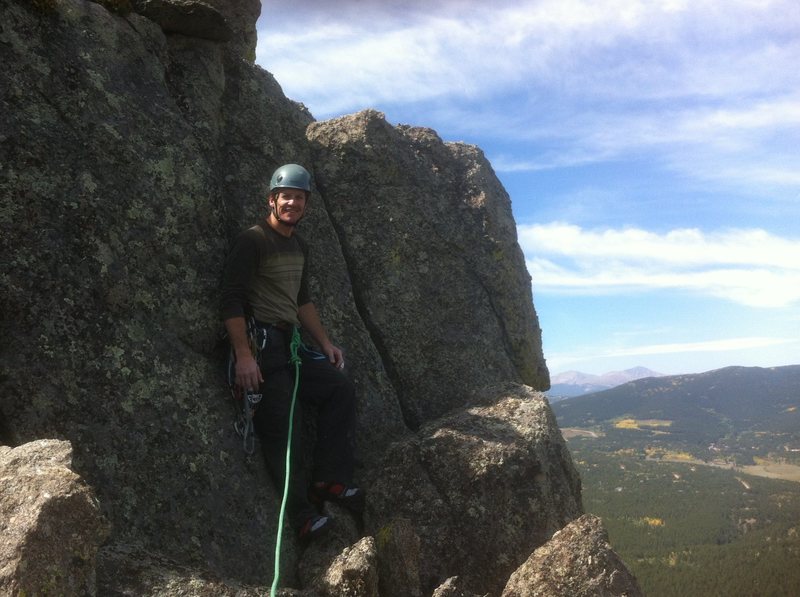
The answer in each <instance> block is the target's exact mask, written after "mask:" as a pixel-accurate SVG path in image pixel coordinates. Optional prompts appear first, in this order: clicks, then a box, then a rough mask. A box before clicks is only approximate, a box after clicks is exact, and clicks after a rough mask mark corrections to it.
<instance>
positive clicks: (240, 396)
mask: <svg viewBox="0 0 800 597" xmlns="http://www.w3.org/2000/svg"><path fill="white" fill-rule="evenodd" d="M246 323H247V340H248V342H249V344H250V352H251V353H252V355H253V358H254V359H255V360H256V362H257V363H260V361H261V351H262V350H264V348H265V347H266V346H267V341H268V335H267V329H266V328H263V327H260V326H258V325H257V324H256V320H255V318H253V317H248V318H247V319H246ZM228 386H229V387H230V390H231V395H232V396H233V399H234V401H235V402H236V405H237V408H238V412H237V415H236V419H235V420H234V422H233V428H234V430H235V431H236V433H237V434H238V435H239V437H241V438H242V449H243V450H244V452H245V454H247V455H248V456H249V455H251V454H253V452H254V451H255V445H256V443H255V442H256V439H255V427H254V425H253V417H254V416H255V412H256V408H257V406H258V403H259V402H261V398H262V396H261V394H260V393H258V392H257V391H254V390H242V389H241V388H239V387H237V386H236V355H235V354H234V352H233V347H231V348H230V350H229V351H228Z"/></svg>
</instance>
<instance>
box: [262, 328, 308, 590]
mask: <svg viewBox="0 0 800 597" xmlns="http://www.w3.org/2000/svg"><path fill="white" fill-rule="evenodd" d="M301 345H302V340H300V330H299V328H298V327H297V326H294V327H293V328H292V342H291V344H290V345H289V353H290V354H291V357H290V359H289V362H290V363H291V364H292V365H294V391H293V392H292V405H291V406H290V407H289V434H288V437H287V439H286V468H285V473H284V475H283V499H282V500H281V513H280V515H279V517H278V537H277V539H276V540H275V574H274V576H273V578H272V589H271V590H270V592H269V594H270V597H275V595H276V592H277V590H278V580H280V575H281V543H282V539H283V517H284V514H285V513H286V502H288V501H289V475H290V473H291V461H292V428H293V426H294V425H293V423H294V403H295V401H296V400H297V388H298V387H300V363H301V360H300V357H299V356H297V349H298V348H299V347H300V346H301Z"/></svg>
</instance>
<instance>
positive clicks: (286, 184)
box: [269, 164, 311, 226]
mask: <svg viewBox="0 0 800 597" xmlns="http://www.w3.org/2000/svg"><path fill="white" fill-rule="evenodd" d="M310 195H311V175H310V174H309V173H308V170H306V169H305V168H303V167H302V166H299V165H297V164H286V165H284V166H281V167H280V168H278V169H277V170H275V172H274V173H273V174H272V178H271V179H270V181H269V207H270V211H271V212H272V216H273V217H274V218H275V219H276V220H277V221H278V222H280V223H281V224H283V225H284V226H296V225H297V224H298V223H299V222H300V220H302V219H303V216H304V215H305V212H306V202H307V201H308V198H309V196H310Z"/></svg>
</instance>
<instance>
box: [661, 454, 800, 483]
mask: <svg viewBox="0 0 800 597" xmlns="http://www.w3.org/2000/svg"><path fill="white" fill-rule="evenodd" d="M651 460H652V461H653V462H679V463H681V464H693V465H698V466H713V467H715V468H722V469H728V470H732V471H737V472H740V473H744V474H746V475H754V476H756V477H766V478H767V479H783V480H784V481H794V482H795V483H800V466H798V465H796V464H785V463H782V462H768V463H759V464H751V465H745V466H736V465H734V464H733V463H730V462H722V461H714V460H711V461H708V462H704V461H702V460H697V459H696V458H692V459H686V458H669V457H665V458H653V459H651Z"/></svg>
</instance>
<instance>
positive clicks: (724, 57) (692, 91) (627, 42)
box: [258, 0, 800, 188]
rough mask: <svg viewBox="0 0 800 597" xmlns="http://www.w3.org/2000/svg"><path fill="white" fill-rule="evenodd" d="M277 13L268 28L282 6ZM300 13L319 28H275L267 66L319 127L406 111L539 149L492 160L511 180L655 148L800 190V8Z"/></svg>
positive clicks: (297, 7)
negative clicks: (369, 112) (356, 115)
mask: <svg viewBox="0 0 800 597" xmlns="http://www.w3.org/2000/svg"><path fill="white" fill-rule="evenodd" d="M270 5H271V3H270V2H266V3H265V8H264V12H265V15H267V16H266V17H265V21H264V22H265V24H266V25H267V26H269V24H270V20H269V17H268V15H269V13H270V11H273V10H281V9H283V10H285V7H282V6H281V5H280V4H278V3H275V6H270ZM292 11H293V12H292V18H293V19H294V20H295V21H298V22H305V23H307V24H308V26H307V27H301V28H283V27H270V28H267V27H265V28H263V29H262V31H261V32H260V36H259V38H260V43H259V47H258V62H259V63H260V64H262V65H264V67H265V68H267V70H269V71H270V72H272V73H273V74H274V75H275V76H276V78H277V80H278V81H279V82H280V83H281V85H282V87H283V88H284V90H285V91H286V93H287V95H289V97H292V98H293V99H297V100H299V101H302V102H303V103H304V104H306V105H307V106H309V108H310V109H311V111H312V113H314V114H315V115H316V116H317V117H319V118H327V117H330V116H334V115H339V114H342V113H345V112H354V111H357V110H360V109H363V108H367V107H374V108H378V109H380V110H384V111H386V112H387V113H390V112H391V109H393V108H396V109H397V110H398V111H399V112H401V113H402V114H404V117H403V122H408V123H411V124H419V125H423V126H433V127H434V128H437V129H442V128H443V127H444V128H446V129H447V130H448V131H449V132H451V133H452V134H454V135H457V136H458V137H460V138H464V137H466V138H467V140H470V141H471V142H475V138H476V137H479V138H482V139H486V140H489V141H490V140H491V139H497V140H509V139H515V140H518V141H522V142H527V143H528V144H529V150H528V155H524V154H521V155H517V156H515V157H513V158H510V157H504V156H502V155H501V156H492V155H491V154H490V155H489V157H490V159H492V161H493V163H494V164H495V167H496V169H497V170H498V171H501V172H502V171H515V172H519V171H524V170H532V171H535V170H542V169H551V168H563V167H570V166H575V165H583V164H588V163H592V162H603V161H607V160H613V159H620V158H624V157H626V156H629V155H639V156H641V155H642V154H643V153H644V152H647V153H649V154H651V155H652V156H653V157H655V159H656V160H658V161H660V162H661V163H662V164H664V165H666V166H668V167H670V168H672V169H674V170H676V171H678V172H680V173H682V174H684V175H686V176H689V177H691V178H695V179H699V180H703V181H708V180H712V181H717V182H725V183H726V184H731V185H740V184H746V185H749V187H751V188H763V186H764V185H770V186H780V187H786V186H790V187H796V186H797V185H799V184H800V175H799V174H798V172H800V155H798V154H797V152H796V150H794V149H793V148H794V147H796V146H797V145H798V144H800V95H798V94H797V89H800V69H798V68H797V64H798V63H800V11H798V10H797V4H796V0H695V1H692V2H688V1H683V0H662V1H652V0H647V1H646V0H594V1H590V0H521V1H520V0H515V1H511V0H506V1H502V0H501V1H499V2H493V3H483V2H477V1H466V0H462V1H459V0H448V1H445V2H442V3H436V5H435V6H433V7H432V6H431V5H430V4H429V3H423V2H410V3H409V2H406V3H402V2H378V1H374V2H369V1H363V0H361V1H358V2H342V3H336V5H335V7H334V5H333V4H327V3H322V2H317V1H313V0H305V2H302V1H301V2H297V3H293V4H292ZM276 18H277V20H278V22H280V20H281V18H286V17H285V16H284V17H281V16H278V17H276ZM440 132H442V131H441V130H440Z"/></svg>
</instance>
